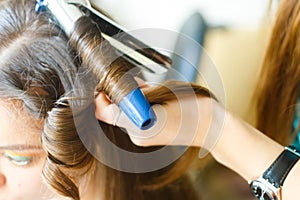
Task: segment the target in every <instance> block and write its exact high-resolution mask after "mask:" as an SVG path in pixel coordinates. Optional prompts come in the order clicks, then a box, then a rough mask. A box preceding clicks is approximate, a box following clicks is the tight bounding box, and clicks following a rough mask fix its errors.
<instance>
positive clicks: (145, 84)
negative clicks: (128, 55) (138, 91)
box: [134, 77, 149, 88]
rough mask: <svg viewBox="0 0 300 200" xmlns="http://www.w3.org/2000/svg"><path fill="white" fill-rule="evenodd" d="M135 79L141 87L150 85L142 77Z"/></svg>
mask: <svg viewBox="0 0 300 200" xmlns="http://www.w3.org/2000/svg"><path fill="white" fill-rule="evenodd" d="M134 79H135V80H136V82H137V83H138V85H139V87H140V88H146V87H149V85H148V84H147V83H146V82H145V81H144V80H143V79H141V78H139V77H134Z"/></svg>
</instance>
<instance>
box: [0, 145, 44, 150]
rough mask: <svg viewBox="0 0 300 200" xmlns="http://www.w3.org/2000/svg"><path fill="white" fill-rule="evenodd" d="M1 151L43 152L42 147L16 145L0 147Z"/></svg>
mask: <svg viewBox="0 0 300 200" xmlns="http://www.w3.org/2000/svg"><path fill="white" fill-rule="evenodd" d="M1 150H15V151H16V150H43V149H42V147H39V146H32V145H25V144H17V145H8V146H0V151H1Z"/></svg>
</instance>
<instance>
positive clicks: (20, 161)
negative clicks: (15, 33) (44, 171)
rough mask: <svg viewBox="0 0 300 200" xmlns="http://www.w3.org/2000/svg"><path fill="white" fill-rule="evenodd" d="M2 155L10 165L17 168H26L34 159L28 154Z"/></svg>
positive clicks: (6, 153) (8, 153) (9, 152)
mask: <svg viewBox="0 0 300 200" xmlns="http://www.w3.org/2000/svg"><path fill="white" fill-rule="evenodd" d="M3 155H4V157H5V158H7V159H8V160H9V161H10V162H11V163H13V164H14V165H17V166H27V165H29V164H30V163H31V162H32V161H33V158H34V156H32V155H30V154H24V153H18V152H14V151H4V153H3Z"/></svg>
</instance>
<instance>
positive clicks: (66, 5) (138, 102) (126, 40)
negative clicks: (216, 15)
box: [35, 0, 171, 129]
mask: <svg viewBox="0 0 300 200" xmlns="http://www.w3.org/2000/svg"><path fill="white" fill-rule="evenodd" d="M35 11H36V12H40V11H50V12H51V13H52V15H53V16H54V17H55V18H56V20H57V21H58V22H59V24H60V26H61V28H62V29H63V30H64V31H65V33H66V34H67V36H69V35H70V33H71V31H72V28H73V26H74V23H75V22H76V21H77V20H78V19H79V18H80V17H82V16H88V17H90V18H92V19H93V21H95V22H96V23H97V25H98V26H99V27H100V29H101V32H102V33H104V34H106V35H108V36H110V37H113V36H114V35H116V34H119V33H122V37H117V38H116V39H117V40H118V42H121V43H122V44H124V45H126V46H127V47H129V48H131V49H133V50H135V51H137V52H138V53H139V54H142V55H143V56H145V57H147V58H148V59H150V60H152V61H153V62H155V63H157V64H159V65H161V66H164V67H165V68H168V67H170V66H171V59H170V58H169V57H167V56H165V55H163V54H161V53H160V52H158V51H156V50H155V49H153V48H151V47H149V46H147V45H146V44H145V43H143V42H142V41H140V40H138V39H137V38H135V37H133V36H132V35H130V34H128V33H126V31H125V30H124V29H123V28H121V27H120V26H119V25H117V24H116V23H115V22H113V21H112V20H110V19H109V18H107V17H106V16H105V15H103V14H101V13H100V12H99V11H97V10H96V9H94V8H93V7H92V5H91V3H90V1H89V0H36V7H35ZM130 59H131V60H132V61H133V62H135V63H140V62H139V61H137V60H135V59H134V58H130ZM119 107H120V108H121V110H122V111H123V112H124V113H125V114H126V115H127V116H128V117H129V118H130V120H131V121H132V122H133V123H134V124H135V125H136V126H138V127H139V128H140V129H148V128H150V127H151V126H153V125H154V123H155V122H156V116H155V114H154V112H153V110H152V108H151V106H150V104H149V102H148V101H147V100H146V98H145V96H144V94H143V93H142V92H141V90H140V89H139V88H136V89H134V90H133V91H132V92H130V93H129V94H128V95H126V96H125V97H124V98H123V99H122V100H121V101H120V103H119Z"/></svg>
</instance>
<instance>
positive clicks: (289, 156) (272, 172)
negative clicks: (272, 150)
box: [249, 146, 300, 200]
mask: <svg viewBox="0 0 300 200" xmlns="http://www.w3.org/2000/svg"><path fill="white" fill-rule="evenodd" d="M299 158H300V153H299V152H297V151H296V148H295V147H293V146H287V147H285V149H284V151H283V152H282V153H281V154H280V155H279V156H278V157H277V159H276V160H275V161H274V162H273V163H272V165H271V166H270V167H269V168H268V169H267V170H266V171H265V172H264V173H263V175H262V176H260V177H259V178H258V179H256V180H252V181H250V182H249V186H250V190H251V193H252V194H253V195H254V196H255V197H256V198H257V199H259V200H281V187H282V185H283V182H284V180H285V178H286V177H287V175H288V173H289V172H290V170H291V169H292V168H293V166H294V165H295V164H296V162H297V161H298V160H299Z"/></svg>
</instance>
